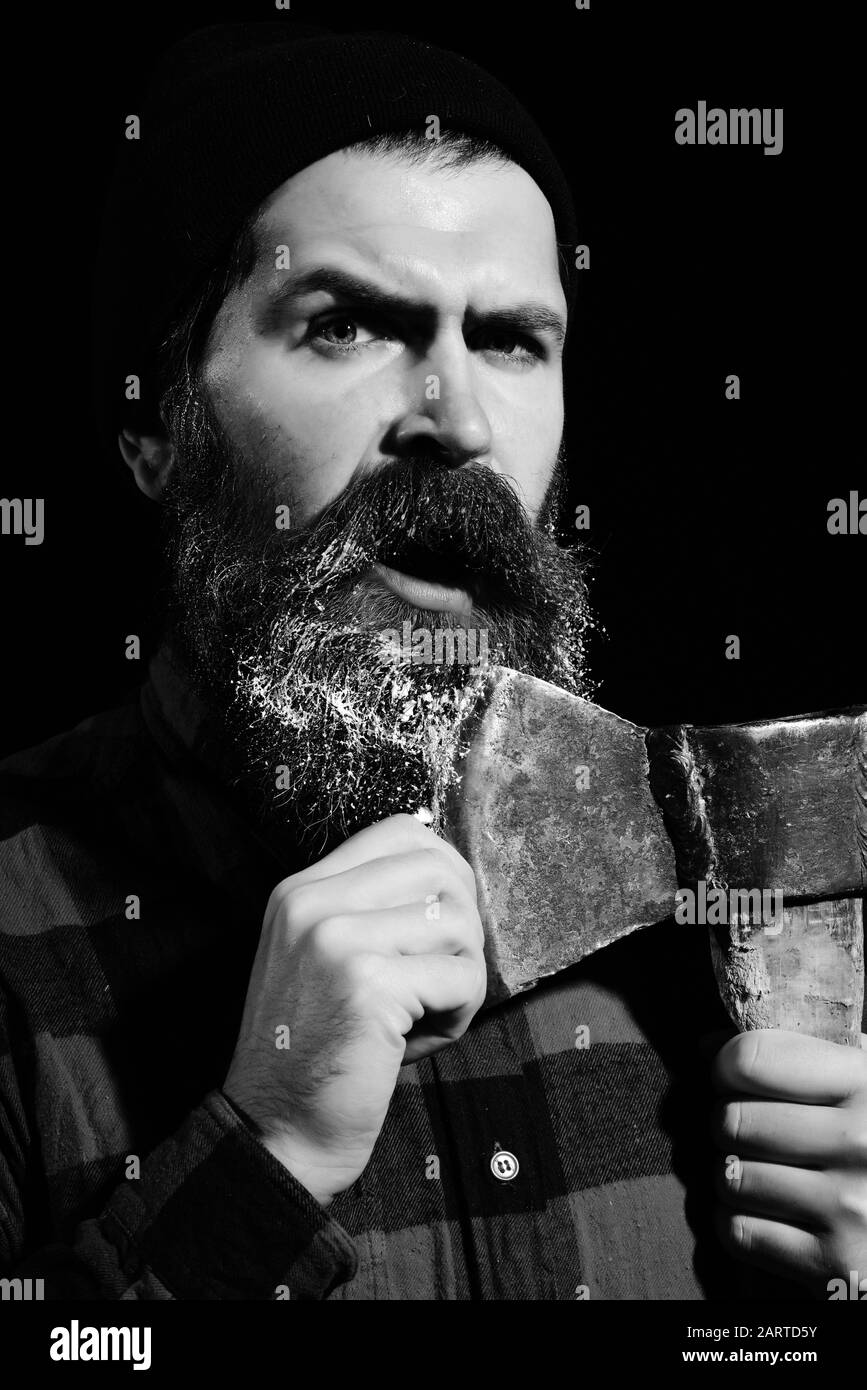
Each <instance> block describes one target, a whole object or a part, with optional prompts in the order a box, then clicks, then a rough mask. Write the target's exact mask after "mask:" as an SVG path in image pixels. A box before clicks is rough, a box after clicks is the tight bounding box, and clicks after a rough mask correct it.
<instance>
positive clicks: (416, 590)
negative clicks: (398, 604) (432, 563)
mask: <svg viewBox="0 0 867 1390" xmlns="http://www.w3.org/2000/svg"><path fill="white" fill-rule="evenodd" d="M373 574H374V576H375V578H376V580H377V581H378V583H379V584H381V585H382V586H383V588H385V589H388V590H389V592H390V593H392V594H396V595H397V597H398V598H401V599H403V601H404V603H409V604H411V605H412V606H413V608H423V609H428V610H429V611H431V612H434V613H458V614H463V615H469V614H470V613H472V610H473V600H472V597H471V595H470V594H469V593H468V592H467V590H466V589H462V588H460V587H458V586H455V585H448V584H444V583H442V582H441V581H439V580H431V579H420V578H418V577H417V576H416V575H411V574H405V573H404V572H402V571H401V570H397V569H392V568H391V566H389V565H379V564H377V565H374V566H373Z"/></svg>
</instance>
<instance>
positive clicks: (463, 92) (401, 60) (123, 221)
mask: <svg viewBox="0 0 867 1390" xmlns="http://www.w3.org/2000/svg"><path fill="white" fill-rule="evenodd" d="M138 114H140V116H141V130H140V138H139V139H137V140H135V139H133V140H131V139H124V140H123V141H122V146H123V148H122V150H121V155H120V162H119V170H118V175H117V179H116V182H115V186H114V189H113V191H112V194H111V196H110V198H109V204H108V207H107V210H106V216H105V219H104V224H103V236H102V242H101V248H100V255H99V265H98V271H97V286H96V294H95V310H96V312H95V332H96V364H95V365H96V387H97V393H98V397H99V402H98V410H99V414H100V417H101V420H102V423H103V427H104V428H105V429H106V431H107V433H109V434H110V435H111V437H112V438H113V437H114V436H115V434H116V432H117V430H118V428H120V426H121V424H122V423H127V424H133V423H138V424H139V425H140V426H141V427H143V428H151V427H153V425H154V424H155V422H156V419H157V415H156V400H155V386H154V381H153V354H154V352H155V350H156V348H157V346H158V345H159V343H160V341H161V340H162V338H163V337H164V335H165V333H166V331H167V329H168V327H169V325H170V323H171V321H172V317H173V315H175V314H176V313H177V312H178V311H179V309H180V308H181V306H182V305H183V304H184V303H185V301H186V300H187V298H188V297H189V296H190V295H191V294H193V293H194V292H195V291H196V288H197V286H198V285H200V283H201V282H202V280H203V278H204V277H205V276H206V275H207V274H208V272H209V271H211V270H212V269H213V267H214V265H215V264H217V263H218V261H219V259H220V258H221V257H222V256H224V255H225V254H226V253H227V252H228V250H229V248H230V247H231V245H232V242H233V240H234V239H235V237H236V236H237V234H238V232H239V231H240V229H241V227H242V226H243V224H244V222H245V221H246V220H247V218H248V217H249V216H250V215H251V214H252V213H253V212H254V211H255V210H256V208H257V207H258V206H259V205H260V204H261V203H262V202H263V201H264V200H265V199H266V198H267V197H268V196H269V195H270V194H271V193H273V192H274V191H275V189H277V188H278V187H279V186H280V185H281V184H282V183H284V182H285V181H286V180H287V179H288V178H291V176H292V175H293V174H297V173H298V172H300V170H301V169H304V168H306V166H307V165H309V164H313V163H315V162H316V161H317V160H319V159H322V158H324V157H325V155H327V154H330V153H332V152H333V151H334V150H338V149H341V148H343V147H344V146H346V145H351V144H354V143H356V142H357V141H359V140H364V139H366V138H368V137H370V136H375V135H379V134H384V133H386V132H389V131H400V130H404V129H410V128H417V129H418V130H419V131H424V130H425V126H426V121H427V118H428V117H429V116H431V115H435V116H437V117H438V118H439V122H440V129H441V131H443V132H445V131H448V130H454V131H460V132H463V133H465V134H467V135H475V136H480V137H483V138H486V139H488V140H492V141H493V142H494V143H495V144H497V145H499V146H500V147H501V148H502V149H503V150H504V151H505V153H506V154H508V155H509V156H510V157H511V158H512V159H513V160H514V161H515V163H516V164H519V165H521V166H522V167H523V168H524V169H525V170H526V171H527V172H528V173H529V174H530V175H531V177H532V178H533V179H534V180H535V181H536V183H537V184H538V185H539V187H540V188H541V190H542V192H543V193H544V194H545V196H546V198H547V199H548V201H549V203H550V205H551V208H552V211H553V214H554V220H555V226H556V233H557V240H558V242H559V243H560V244H561V245H562V246H563V247H564V249H568V250H571V248H572V247H573V246H574V243H575V240H576V230H575V216H574V209H573V204H572V198H571V194H570V191H569V188H568V185H567V183H566V180H565V178H564V175H563V172H562V170H561V168H560V166H559V165H558V163H557V161H556V159H555V157H554V155H553V153H552V151H551V149H550V148H549V146H548V144H547V143H546V141H545V138H544V136H543V135H542V133H541V131H540V130H539V128H538V127H537V125H536V124H535V122H534V121H533V120H532V118H531V117H530V116H529V115H528V113H527V112H526V111H525V110H524V108H523V107H522V106H521V105H520V104H519V102H518V101H516V99H515V98H514V97H513V96H512V94H511V92H509V91H508V90H507V89H506V88H505V87H504V86H503V85H502V84H501V83H500V82H498V81H497V80H496V79H495V78H494V77H492V76H491V75H490V74H489V73H487V72H485V71H484V70H483V69H482V68H480V67H478V66H476V64H475V63H472V62H470V61H469V60H468V59H466V58H463V57H461V56H460V55H459V54H456V53H451V52H448V51H446V50H445V49H441V48H436V47H434V46H433V45H431V44H427V43H422V42H420V41H419V40H417V39H413V38H409V37H407V36H405V35H402V34H394V33H359V34H333V33H329V32H328V31H326V30H324V29H321V28H317V27H313V26H311V25H303V24H297V23H295V22H294V21H293V20H291V19H288V18H287V19H286V20H285V21H283V22H276V23H275V22H266V23H252V24H228V25H217V26H214V27H213V28H209V29H204V30H200V31H198V32H196V33H194V34H191V35H189V36H188V37H187V38H185V39H184V40H182V42H181V43H179V44H178V45H176V46H175V47H174V48H173V49H171V50H170V51H169V53H168V54H167V55H166V57H165V58H164V59H163V62H162V64H161V66H160V68H159V69H158V71H157V73H156V75H155V78H154V80H153V83H152V85H151V88H150V91H149V96H148V100H147V103H146V105H145V107H144V109H143V111H142V112H141V113H138ZM568 264H569V266H571V265H572V257H571V256H569V257H568ZM133 374H134V375H138V376H140V377H141V379H142V399H141V402H140V403H138V404H135V403H131V402H129V401H128V400H126V399H125V390H124V383H125V379H126V378H127V377H128V376H129V375H133Z"/></svg>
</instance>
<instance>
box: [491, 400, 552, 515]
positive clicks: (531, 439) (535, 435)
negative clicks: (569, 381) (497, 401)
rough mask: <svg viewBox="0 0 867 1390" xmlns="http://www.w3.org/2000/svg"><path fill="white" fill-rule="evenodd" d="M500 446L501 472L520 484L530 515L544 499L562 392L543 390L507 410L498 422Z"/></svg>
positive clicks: (550, 475)
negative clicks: (531, 401) (505, 416)
mask: <svg viewBox="0 0 867 1390" xmlns="http://www.w3.org/2000/svg"><path fill="white" fill-rule="evenodd" d="M501 431H502V432H501V435H500V437H501V439H502V441H503V446H502V448H501V449H500V450H499V451H498V457H499V459H500V462H501V466H502V470H503V472H504V473H508V474H510V475H511V476H512V477H513V478H515V479H516V481H517V482H518V483H519V484H520V490H521V494H522V498H523V501H524V505H525V506H526V508H527V510H528V511H529V512H530V514H531V515H532V516H535V514H536V513H537V512H538V510H539V507H540V506H541V504H542V501H543V500H544V497H545V494H546V492H547V490H548V485H549V483H550V481H551V477H552V475H553V472H554V469H555V467H556V463H557V453H558V450H559V448H560V441H561V439H562V437H563V395H562V392H561V391H560V390H559V389H554V390H551V391H549V392H545V393H544V394H543V395H541V396H540V397H539V399H538V400H537V401H536V402H534V403H532V404H530V403H528V402H526V401H525V402H521V406H520V408H516V409H514V411H511V412H509V415H508V419H504V420H503V421H502V422H501Z"/></svg>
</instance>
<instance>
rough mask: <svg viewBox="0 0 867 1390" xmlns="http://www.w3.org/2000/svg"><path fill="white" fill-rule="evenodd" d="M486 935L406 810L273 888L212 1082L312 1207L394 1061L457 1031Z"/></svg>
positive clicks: (348, 1150) (474, 991)
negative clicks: (228, 1048) (222, 1072)
mask: <svg viewBox="0 0 867 1390" xmlns="http://www.w3.org/2000/svg"><path fill="white" fill-rule="evenodd" d="M483 941H484V938H483V932H482V924H481V920H480V918H479V913H478V907H477V902H476V887H475V878H474V876H473V872H472V870H471V869H470V867H469V865H468V864H467V863H466V861H465V860H464V859H462V858H461V856H460V855H459V854H458V852H457V850H455V849H453V848H452V846H451V845H448V844H446V843H445V841H443V840H441V839H439V838H438V837H437V836H436V835H434V833H433V832H432V831H431V830H429V829H427V828H426V827H425V826H423V825H422V824H421V823H420V822H419V821H417V820H415V819H413V818H412V817H411V816H405V815H404V816H393V817H391V818H389V819H388V820H385V821H381V822H380V823H379V824H378V825H374V826H370V827H369V828H368V829H366V830H362V831H361V832H360V833H359V834H357V835H354V836H352V837H351V839H349V840H346V841H345V842H344V844H342V845H340V846H339V848H338V849H336V850H334V851H333V853H331V854H329V855H327V856H326V857H325V858H324V859H322V860H320V861H319V863H317V864H314V865H312V866H311V867H310V868H308V869H305V870H304V871H303V872H302V873H299V874H293V875H292V876H291V877H290V878H286V879H284V880H283V881H282V883H279V884H278V885H277V887H276V888H275V889H274V891H273V893H272V894H271V897H270V899H269V901H268V906H267V908H266V911H265V918H264V922H263V924H262V932H261V937H260V940H259V947H258V951H257V954H256V958H255V961H254V963H253V970H252V973H251V977H250V983H249V987H248V990H247V998H246V1002H245V1006H244V1014H243V1018H242V1021H241V1029H240V1035H239V1037H238V1043H237V1046H236V1049H235V1054H234V1057H233V1059H232V1063H231V1066H230V1069H229V1074H228V1076H227V1078H226V1081H225V1084H224V1087H223V1089H224V1091H225V1093H226V1095H227V1096H228V1097H229V1099H230V1100H232V1101H234V1102H235V1103H236V1104H237V1105H238V1106H240V1107H241V1108H242V1109H243V1110H245V1111H246V1112H247V1114H248V1115H249V1116H250V1118H251V1119H252V1120H253V1121H254V1122H255V1123H256V1125H257V1126H258V1128H259V1132H260V1137H261V1138H262V1141H263V1142H264V1143H265V1145H266V1146H267V1148H268V1149H269V1150H270V1151H271V1152H272V1153H273V1154H274V1155H275V1157H277V1158H278V1159H279V1160H280V1162H282V1163H283V1164H284V1166H285V1167H286V1168H288V1169H289V1171H290V1172H291V1173H293V1174H294V1176H295V1177H296V1178H298V1180H299V1181H300V1182H302V1183H303V1184H304V1185H305V1186H306V1187H307V1188H308V1190H309V1191H310V1192H312V1194H313V1195H314V1197H316V1198H317V1199H318V1200H319V1201H320V1202H323V1203H325V1204H327V1203H328V1202H329V1201H330V1200H331V1199H332V1198H333V1196H334V1195H335V1194H336V1193H338V1192H341V1191H343V1190H344V1189H345V1188H347V1187H348V1186H349V1185H350V1184H351V1183H352V1182H354V1181H355V1179H356V1178H357V1177H358V1176H359V1174H360V1173H361V1172H362V1170H363V1169H364V1167H365V1165H366V1164H367V1161H368V1159H369V1158H370V1154H371V1151H372V1149H373V1146H374V1144H375V1142H376V1139H377V1136H378V1134H379V1132H380V1129H381V1128H382V1123H383V1120H384V1119H385V1114H386V1111H387V1109H388V1104H389V1101H390V1100H391V1096H392V1092H393V1091H394V1087H395V1083H396V1081H397V1075H398V1071H399V1070H400V1067H401V1066H402V1065H403V1064H404V1063H405V1062H413V1061H416V1060H418V1059H419V1058H421V1057H426V1056H428V1055H430V1054H431V1053H434V1052H437V1051H438V1050H439V1049H440V1048H443V1047H446V1046H447V1045H448V1044H449V1043H451V1042H454V1041H455V1039H456V1038H459V1037H461V1036H462V1034H463V1033H464V1031H465V1030H466V1028H467V1026H468V1024H469V1022H470V1020H471V1019H472V1017H473V1015H474V1014H475V1013H476V1011H477V1009H478V1008H479V1006H480V1004H481V1003H482V1001H483V999H484V997H485V987H486V972H485V963H484V956H483V949H482V948H483Z"/></svg>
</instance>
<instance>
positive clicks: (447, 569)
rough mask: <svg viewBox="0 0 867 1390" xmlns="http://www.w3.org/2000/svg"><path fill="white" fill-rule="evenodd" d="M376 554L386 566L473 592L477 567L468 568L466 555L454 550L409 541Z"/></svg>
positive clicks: (476, 588)
mask: <svg viewBox="0 0 867 1390" xmlns="http://www.w3.org/2000/svg"><path fill="white" fill-rule="evenodd" d="M380 558H381V563H382V564H383V565H385V566H387V567H388V568H390V569H394V570H397V571H398V572H399V573H400V574H405V575H410V576H412V577H413V578H415V579H422V580H426V581H428V582H429V583H431V584H441V585H443V586H444V587H446V588H450V589H462V590H463V591H464V592H465V593H471V594H475V593H476V591H477V590H478V587H479V582H480V580H479V575H478V573H477V571H475V570H474V569H471V568H469V567H468V564H467V558H466V556H465V555H461V554H458V553H457V552H456V551H449V550H431V549H430V548H429V547H428V546H423V545H419V544H417V543H414V542H410V543H408V544H406V545H403V546H401V548H400V550H396V551H393V552H392V553H390V554H387V555H382V556H381V557H380Z"/></svg>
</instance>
